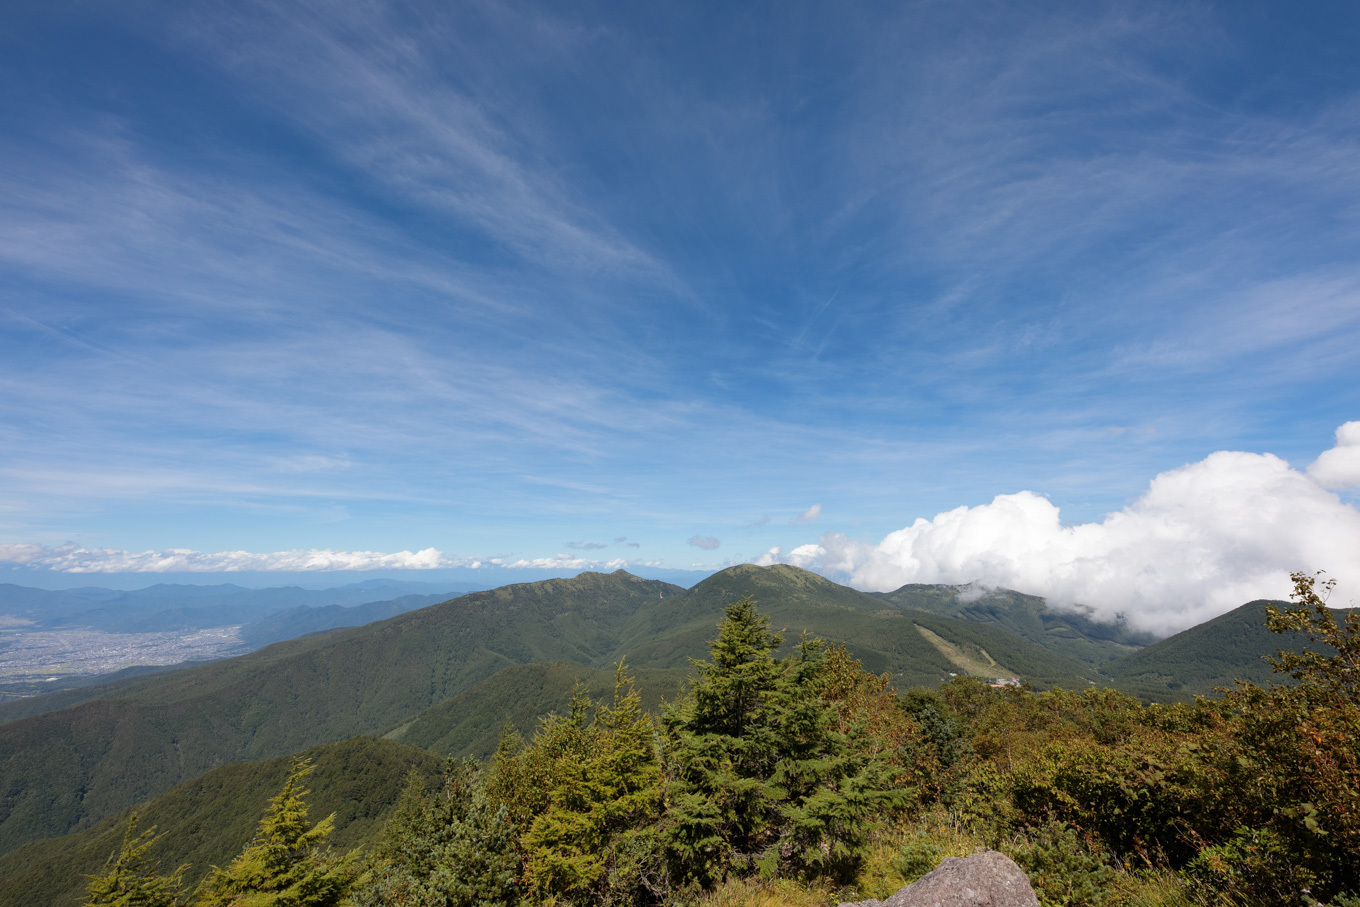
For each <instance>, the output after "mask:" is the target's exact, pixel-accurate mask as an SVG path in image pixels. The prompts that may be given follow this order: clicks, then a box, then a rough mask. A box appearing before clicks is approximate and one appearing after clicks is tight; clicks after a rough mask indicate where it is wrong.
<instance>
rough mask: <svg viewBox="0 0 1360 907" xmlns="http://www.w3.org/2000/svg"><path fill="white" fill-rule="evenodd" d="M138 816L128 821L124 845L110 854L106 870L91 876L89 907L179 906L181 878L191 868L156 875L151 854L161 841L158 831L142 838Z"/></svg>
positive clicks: (86, 902) (148, 833) (87, 892)
mask: <svg viewBox="0 0 1360 907" xmlns="http://www.w3.org/2000/svg"><path fill="white" fill-rule="evenodd" d="M136 831H137V814H136V813H133V814H132V818H131V819H129V820H128V827H127V831H125V832H124V833H123V843H122V846H120V847H119V848H118V851H117V853H114V854H110V855H109V859H108V862H106V863H105V864H104V871H103V872H102V873H100V874H99V875H97V876H91V877H90V884H89V886H88V887H87V888H86V890H85V907H178V905H179V904H181V903H182V901H181V900H180V897H179V887H180V877H181V876H182V875H183V874H184V872H185V870H186V869H188V867H187V866H181V867H179V868H178V869H176V870H175V871H174V872H173V873H171V874H170V875H168V876H161V875H157V874H156V869H157V866H156V864H155V863H153V862H151V860H150V857H149V853H150V850H151V847H152V845H154V844H155V843H156V841H157V840H159V837H158V836H157V835H156V829H154V828H150V829H147V830H146V831H144V832H142V833H141V834H140V835H137V834H135V833H136Z"/></svg>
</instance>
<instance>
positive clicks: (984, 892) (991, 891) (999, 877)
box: [841, 850, 1039, 907]
mask: <svg viewBox="0 0 1360 907" xmlns="http://www.w3.org/2000/svg"><path fill="white" fill-rule="evenodd" d="M841 907H1039V899H1038V898H1037V897H1035V896H1034V889H1033V888H1032V887H1031V886H1030V884H1029V877H1028V876H1026V875H1025V871H1024V870H1023V869H1021V868H1020V867H1019V866H1016V865H1015V861H1014V860H1012V859H1011V858H1010V857H1008V856H1006V855H1005V854H1004V853H1000V852H998V851H995V850H984V851H982V852H981V853H975V854H973V855H972V856H968V857H962V858H960V857H946V858H945V859H944V860H942V861H940V865H939V866H936V867H935V868H934V869H932V870H931V871H930V872H928V873H926V874H925V875H923V876H921V877H920V878H919V879H917V880H916V881H915V882H912V883H911V884H910V885H908V886H906V887H905V888H903V889H901V890H900V891H898V892H897V894H894V895H892V896H891V897H889V898H888V899H887V900H883V901H875V900H868V901H856V902H854V903H852V904H842V905H841Z"/></svg>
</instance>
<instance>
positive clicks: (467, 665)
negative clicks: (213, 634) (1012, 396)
mask: <svg viewBox="0 0 1360 907" xmlns="http://www.w3.org/2000/svg"><path fill="white" fill-rule="evenodd" d="M747 594H749V595H753V596H755V597H757V598H758V599H759V600H761V601H765V602H768V603H769V608H770V613H771V615H772V617H773V619H774V620H776V621H778V622H779V625H780V626H781V627H790V628H793V629H794V630H795V631H801V630H803V629H808V630H810V631H811V632H814V633H817V634H820V635H822V636H824V637H826V638H827V639H832V640H840V641H843V642H845V643H847V644H849V645H852V646H854V647H855V649H856V651H857V652H858V653H859V654H860V657H861V658H863V659H864V661H865V663H866V665H869V666H870V667H871V669H872V670H875V671H887V672H890V673H892V674H893V675H894V678H895V679H896V680H897V682H898V683H901V684H905V685H912V684H934V683H938V682H940V681H941V680H943V679H946V678H947V677H948V676H949V675H950V674H952V673H960V672H964V671H966V670H967V668H966V667H964V665H966V664H970V663H972V662H971V661H969V660H968V659H966V658H962V657H961V656H963V655H964V654H966V653H972V655H973V656H974V659H975V660H976V659H983V660H984V663H986V664H990V665H993V666H994V668H995V671H996V675H997V676H1003V675H1004V676H1012V675H1019V676H1023V677H1024V678H1025V679H1027V680H1031V681H1032V682H1034V683H1035V684H1037V685H1040V686H1050V685H1053V684H1062V685H1066V686H1083V685H1085V684H1087V683H1089V682H1091V680H1092V679H1093V678H1095V677H1097V676H1098V675H1097V674H1096V673H1095V672H1094V671H1093V670H1091V669H1090V668H1089V667H1088V666H1086V665H1083V664H1081V663H1079V662H1075V661H1072V660H1070V659H1066V658H1064V657H1063V656H1061V655H1059V654H1054V653H1051V652H1048V651H1046V650H1044V649H1042V648H1041V647H1039V646H1037V645H1034V644H1032V643H1029V642H1027V641H1025V640H1022V639H1019V638H1018V637H1015V636H1013V635H1011V634H1009V633H1006V632H1004V631H1001V630H998V629H995V628H990V627H987V626H985V625H978V624H973V623H970V622H968V621H962V620H953V619H949V618H942V617H939V616H937V615H932V614H927V613H925V612H908V611H902V610H899V609H895V608H891V607H887V608H885V607H884V606H883V602H882V601H881V600H879V599H877V598H874V597H873V596H869V595H865V594H863V593H860V592H856V591H855V590H853V589H847V588H845V587H843V586H838V585H836V584H835V583H831V582H829V581H827V580H825V579H823V578H822V577H819V576H816V575H815V574H812V573H808V572H806V571H802V570H798V569H797V568H793V567H769V568H760V567H751V566H742V567H734V568H731V569H730V570H726V571H723V572H722V573H719V574H716V575H714V576H713V577H710V578H709V579H707V580H705V581H704V582H702V583H700V584H698V585H697V586H695V587H694V589H692V590H685V589H682V588H680V587H678V586H673V585H670V584H668V583H662V582H656V581H651V580H643V579H639V578H637V577H634V576H631V575H629V574H627V573H624V572H622V571H620V572H617V573H614V574H609V575H603V574H596V573H585V574H581V575H580V576H577V577H575V578H573V579H563V580H548V581H544V582H540V583H526V584H521V585H514V586H505V587H502V588H499V589H494V590H491V591H488V592H475V593H471V594H469V595H464V596H461V597H460V598H457V599H454V600H453V601H451V602H447V603H445V604H441V605H435V606H433V607H429V608H424V609H421V610H419V611H414V612H410V613H407V614H403V615H400V616H398V617H394V618H391V619H389V620H386V621H380V622H378V623H375V624H370V625H368V626H365V627H357V628H353V629H347V630H338V631H332V632H330V633H324V634H318V635H315V636H310V637H306V638H303V639H297V640H290V641H288V642H283V643H278V644H275V645H273V646H269V647H268V648H266V649H263V650H261V651H259V652H255V653H251V654H250V655H246V656H242V657H239V658H234V659H229V660H225V661H222V662H215V663H211V664H207V665H202V666H199V667H194V668H188V669H184V670H181V671H176V672H171V673H168V674H162V675H156V676H154V677H152V678H149V679H147V680H145V681H143V682H140V683H133V684H131V685H129V686H126V687H122V688H121V689H118V690H116V691H115V692H113V693H112V695H111V696H109V697H108V698H106V699H102V700H96V701H92V702H86V703H82V704H80V705H77V706H74V707H71V708H66V709H62V710H60V711H56V712H51V713H44V714H37V715H31V716H29V717H27V718H24V719H21V720H18V721H13V722H9V723H7V724H5V725H0V791H3V792H4V793H3V795H2V796H0V851H4V850H9V849H12V848H13V847H16V846H18V845H20V844H22V843H24V842H26V841H31V840H36V839H38V838H41V837H49V836H52V835H57V834H62V833H64V832H66V831H68V830H70V829H73V828H80V827H84V826H86V825H89V824H90V823H92V822H96V821H98V820H99V819H101V818H103V817H105V816H108V815H112V814H113V813H116V812H117V811H118V810H121V809H123V808H125V807H127V806H129V805H131V804H133V803H136V802H139V801H141V800H143V799H145V798H147V797H151V796H154V795H156V794H158V793H160V792H162V791H165V790H168V789H169V788H170V787H173V786H174V785H176V784H179V783H181V782H183V781H186V780H189V779H191V778H193V777H196V776H197V775H198V774H200V773H202V772H204V771H207V770H209V769H211V768H215V767H217V766H220V765H226V764H229V763H231V762H238V761H242V760H248V759H260V758H268V757H273V756H278V755H283V754H285V753H290V752H296V751H298V750H300V749H304V748H306V747H308V746H314V745H316V744H318V743H323V742H326V741H330V740H340V739H344V738H346V737H351V736H355V735H358V734H379V735H381V734H386V733H388V732H390V731H392V730H394V729H395V728H396V727H399V726H400V725H402V724H405V723H406V722H408V721H410V720H411V719H413V718H414V717H415V716H416V715H418V714H419V713H420V712H421V711H423V710H424V709H427V708H429V707H430V706H432V705H435V704H436V703H439V702H441V701H442V700H444V699H447V698H448V697H450V696H455V695H457V694H459V693H462V692H464V691H466V690H469V689H470V688H472V687H473V686H475V685H476V684H477V683H479V682H481V681H483V680H485V679H487V678H488V677H490V676H491V675H493V674H494V673H495V672H496V671H498V670H501V669H502V668H505V667H509V666H512V665H517V664H529V663H533V662H541V661H557V662H572V663H576V664H581V665H585V666H589V667H595V668H607V667H608V666H609V665H610V664H611V663H612V662H613V661H615V660H617V659H619V658H623V657H626V658H628V659H629V661H630V663H631V664H634V665H636V666H637V668H638V669H643V668H647V669H650V668H685V667H687V666H688V662H689V659H690V658H691V657H696V656H700V655H702V654H703V652H704V649H705V646H706V640H707V638H708V635H709V634H710V633H711V632H712V627H713V624H714V622H715V621H716V620H717V619H718V617H719V616H720V615H721V613H722V608H723V606H724V604H725V603H727V602H730V601H731V600H732V599H733V598H734V597H739V596H740V595H747ZM923 628H924V629H926V630H929V631H930V632H931V633H932V634H934V636H935V638H936V641H935V642H932V641H931V640H929V639H928V638H927V637H926V636H925V635H923V633H922V632H921V631H922V629H923ZM940 640H945V641H947V642H948V643H949V645H950V647H952V649H953V652H954V654H952V655H951V654H949V653H948V652H946V651H942V649H941V647H940V645H939V641H940ZM76 791H79V792H81V793H80V795H78V796H77V795H76V794H74V793H73V792H76Z"/></svg>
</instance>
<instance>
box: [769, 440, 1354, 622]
mask: <svg viewBox="0 0 1360 907" xmlns="http://www.w3.org/2000/svg"><path fill="white" fill-rule="evenodd" d="M1357 424H1360V423H1354V422H1352V423H1347V425H1345V426H1343V427H1342V430H1341V431H1338V433H1337V446H1336V447H1335V448H1333V449H1332V450H1331V451H1328V454H1324V456H1323V457H1321V458H1319V460H1318V461H1317V463H1315V464H1314V466H1313V467H1312V468H1310V469H1309V471H1308V472H1304V471H1302V470H1298V469H1294V468H1291V467H1290V466H1289V464H1288V463H1286V462H1285V461H1284V460H1282V459H1280V458H1279V457H1276V456H1273V455H1271V454H1254V453H1243V452H1234V451H1220V452H1218V453H1215V454H1211V455H1210V456H1208V457H1206V458H1205V459H1204V460H1201V461H1199V462H1197V463H1191V464H1189V465H1187V466H1182V467H1180V468H1179V469H1173V470H1170V471H1168V472H1164V473H1162V474H1161V475H1158V476H1157V477H1156V478H1155V479H1153V480H1152V483H1151V484H1150V485H1149V486H1148V489H1147V490H1146V491H1145V492H1144V493H1143V495H1142V496H1141V497H1139V498H1138V499H1137V500H1135V501H1134V502H1133V503H1131V504H1130V505H1129V506H1127V507H1125V508H1124V509H1123V510H1120V511H1118V512H1116V513H1112V514H1110V515H1108V516H1107V517H1105V519H1103V520H1102V521H1100V522H1093V523H1083V524H1078V525H1064V523H1063V521H1062V518H1061V514H1060V513H1059V510H1058V508H1057V507H1056V506H1054V505H1053V504H1052V503H1051V502H1050V501H1048V500H1047V499H1046V498H1044V497H1042V496H1041V495H1038V494H1034V493H1033V492H1029V491H1021V492H1018V493H1016V494H1003V495H998V496H997V497H996V498H994V499H993V500H992V501H991V502H990V503H988V504H982V505H980V506H977V507H959V508H957V509H954V510H950V511H947V512H945V513H941V514H937V515H936V516H935V517H934V518H933V519H929V520H927V519H917V520H916V521H915V522H914V523H913V524H912V525H910V526H908V527H906V528H904V529H900V530H898V531H896V532H893V533H890V534H889V535H888V536H886V537H885V538H884V539H883V540H882V541H880V542H878V543H877V544H872V543H867V542H864V541H860V540H856V539H852V538H849V537H847V536H844V535H841V534H839V533H825V534H823V535H822V537H821V539H820V546H814V545H803V546H800V547H798V548H795V549H794V550H793V551H791V552H789V554H788V555H787V556H786V555H784V554H783V552H782V551H781V550H779V549H772V550H771V551H769V552H766V554H765V555H762V556H761V558H760V559H758V560H757V561H756V562H757V563H800V562H801V563H800V565H801V566H814V567H817V568H819V569H821V570H823V571H824V572H826V573H827V574H828V575H831V576H838V577H841V578H845V579H848V581H849V582H850V583H851V584H852V585H854V586H857V587H859V588H864V589H875V590H889V589H895V588H897V587H898V586H901V585H903V584H906V583H960V584H962V583H973V582H976V583H981V584H984V585H989V586H1004V587H1007V588H1012V589H1018V590H1020V591H1024V592H1030V593H1034V594H1037V595H1043V596H1045V597H1047V598H1048V599H1049V600H1050V602H1052V603H1053V604H1054V605H1056V606H1059V607H1063V606H1076V605H1084V606H1088V607H1091V608H1093V609H1094V610H1095V616H1096V617H1098V618H1102V619H1110V620H1112V619H1116V618H1118V617H1120V616H1123V617H1124V618H1125V619H1126V620H1127V621H1128V622H1129V624H1130V625H1131V626H1134V627H1137V628H1139V629H1146V630H1151V631H1153V632H1159V633H1173V632H1176V631H1179V630H1182V629H1185V628H1187V627H1190V626H1193V625H1195V624H1197V623H1200V622H1202V621H1204V620H1207V619H1209V618H1211V617H1214V616H1216V615H1218V614H1221V613H1223V612H1225V611H1228V610H1231V609H1232V608H1235V607H1237V606H1238V605H1241V604H1243V603H1244V602H1247V601H1251V600H1253V599H1257V598H1286V597H1287V596H1288V594H1289V592H1290V589H1291V583H1290V580H1289V574H1290V573H1291V572H1293V571H1297V570H1303V571H1312V570H1318V569H1324V570H1327V571H1328V573H1329V575H1331V576H1334V577H1336V578H1337V579H1338V587H1337V591H1336V593H1335V595H1334V598H1333V604H1339V605H1340V604H1347V603H1349V602H1352V601H1356V600H1357V599H1360V511H1358V510H1357V509H1356V508H1355V507H1354V506H1352V505H1351V504H1348V503H1346V502H1345V501H1343V500H1342V499H1341V498H1340V497H1338V496H1337V495H1336V494H1334V493H1332V492H1331V491H1329V490H1328V489H1327V487H1324V485H1334V483H1336V482H1337V479H1338V477H1345V476H1349V475H1352V474H1351V473H1349V472H1346V468H1348V464H1350V463H1351V462H1352V461H1351V460H1349V459H1346V457H1330V458H1329V457H1328V455H1329V454H1333V453H1335V452H1336V451H1346V452H1349V451H1350V450H1351V449H1353V448H1354V446H1355V443H1356V437H1357V434H1356V432H1357V429H1355V428H1353V427H1352V426H1356V425H1357ZM1349 455H1350V454H1349V453H1347V454H1346V456H1349ZM1319 464H1321V465H1319ZM1337 464H1340V465H1337ZM1319 474H1321V476H1322V478H1319ZM1324 479H1325V481H1324ZM818 549H820V552H819V551H818Z"/></svg>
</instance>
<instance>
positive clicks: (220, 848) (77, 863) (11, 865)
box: [0, 737, 444, 907]
mask: <svg viewBox="0 0 1360 907" xmlns="http://www.w3.org/2000/svg"><path fill="white" fill-rule="evenodd" d="M302 755H303V756H305V757H307V758H309V759H311V760H312V762H313V765H314V766H315V771H314V772H313V773H312V774H311V776H309V777H308V779H307V787H308V789H309V790H310V791H311V793H310V794H309V795H308V796H307V805H308V807H309V810H310V818H311V820H312V821H316V820H318V819H321V818H323V817H325V816H327V815H330V814H331V813H332V812H334V813H336V830H335V834H334V835H332V836H331V838H330V839H329V841H328V843H329V844H330V845H331V846H332V847H334V848H336V849H337V850H341V851H343V850H347V849H349V848H352V847H355V846H358V845H360V844H366V843H370V842H372V841H373V840H375V839H376V838H377V837H378V835H379V834H380V833H381V831H382V828H383V825H384V824H385V823H386V822H387V820H388V818H389V817H390V816H391V815H392V813H393V811H394V810H395V808H396V804H397V799H398V797H399V795H400V793H401V788H402V786H403V785H404V784H405V782H406V778H407V775H408V773H410V772H413V771H414V772H416V773H418V774H419V775H420V776H421V777H423V778H424V779H425V780H426V781H427V783H431V784H432V783H435V782H436V780H437V779H438V778H439V776H440V773H441V771H442V770H443V767H444V760H443V759H441V758H439V757H438V756H435V755H433V754H431V753H428V752H426V751H425V750H421V749H417V748H416V747H412V746H402V745H401V744H398V743H394V742H392V741H390V740H378V739H375V738H372V737H356V738H354V739H352V740H345V741H343V742H340V743H328V744H325V745H324V746H319V747H313V748H311V749H310V750H308V751H307V752H305V753H303V754H302ZM291 762H292V760H291V758H290V757H287V756H281V757H279V758H277V759H271V760H269V761H266V762H251V763H244V764H239V765H228V766H224V767H222V768H219V769H214V770H213V771H210V772H208V773H206V774H204V775H201V776H199V777H198V778H195V779H194V780H193V781H189V782H187V783H185V784H182V785H180V786H178V787H176V788H174V789H172V790H169V791H167V792H166V793H163V794H161V795H160V796H158V797H156V798H155V799H153V800H151V801H150V802H148V803H145V804H142V805H141V806H139V807H138V808H137V816H138V828H139V829H140V830H142V831H145V830H147V829H150V828H153V827H157V826H158V827H159V830H160V831H162V832H167V834H165V836H164V837H162V838H161V839H160V840H159V841H157V842H156V848H155V855H154V858H155V859H157V860H159V861H160V864H161V867H162V868H163V869H165V870H169V869H171V868H173V867H175V866H180V865H183V864H185V863H188V864H190V869H189V875H188V878H187V879H186V881H187V883H188V884H189V885H190V886H192V885H193V884H196V883H197V882H198V881H199V880H200V879H201V878H202V877H203V876H205V875H206V874H207V873H208V871H209V870H210V868H211V867H212V866H213V865H214V864H216V865H218V866H225V865H227V864H228V863H229V862H230V861H231V859H232V857H234V856H235V855H236V854H238V853H240V851H241V849H242V848H243V847H244V846H245V845H246V844H247V843H249V842H250V840H251V839H252V838H253V837H254V835H255V831H256V829H257V827H258V823H259V821H260V817H261V816H262V815H263V814H264V811H265V809H266V807H267V806H268V803H269V798H270V797H272V796H274V795H275V794H277V793H278V792H279V789H280V788H281V787H282V786H283V782H284V779H285V778H287V777H288V772H289V770H290V768H291ZM131 813H132V809H131V808H129V809H126V810H123V811H121V812H119V813H118V814H117V815H115V816H111V817H109V818H107V819H105V820H103V821H102V822H99V823H98V824H96V825H94V826H92V827H89V828H84V829H82V830H80V831H76V832H72V833H71V834H68V835H63V836H61V837H58V838H51V839H48V840H44V841H37V842H34V843H32V844H28V845H25V846H24V847H21V848H19V849H18V850H16V851H13V852H12V853H8V854H5V855H4V856H0V907H37V905H45V904H53V905H55V904H63V905H66V904H78V903H81V901H82V896H83V895H84V893H85V886H86V884H87V883H88V881H89V880H88V879H87V878H85V876H86V875H90V874H95V873H98V872H99V871H100V870H101V869H102V868H103V866H104V861H105V860H107V859H108V858H109V855H110V854H111V853H114V852H116V851H117V849H118V846H119V844H120V842H121V841H122V838H123V833H124V832H125V831H126V830H127V824H128V819H129V817H130V814H131Z"/></svg>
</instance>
